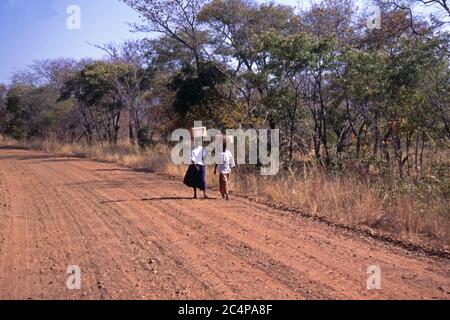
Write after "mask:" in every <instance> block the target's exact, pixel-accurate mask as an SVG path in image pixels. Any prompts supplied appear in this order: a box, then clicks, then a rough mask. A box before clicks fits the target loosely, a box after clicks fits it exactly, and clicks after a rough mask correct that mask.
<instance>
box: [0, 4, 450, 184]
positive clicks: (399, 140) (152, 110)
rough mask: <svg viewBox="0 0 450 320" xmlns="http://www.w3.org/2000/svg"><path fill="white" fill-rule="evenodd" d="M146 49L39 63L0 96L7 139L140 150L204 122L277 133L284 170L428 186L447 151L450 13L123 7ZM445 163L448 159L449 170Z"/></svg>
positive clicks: (383, 8)
mask: <svg viewBox="0 0 450 320" xmlns="http://www.w3.org/2000/svg"><path fill="white" fill-rule="evenodd" d="M123 2H125V3H126V4H127V5H129V6H130V7H131V8H133V9H134V10H135V11H137V12H138V13H139V14H140V16H141V17H142V22H140V23H137V24H133V25H132V29H133V31H137V32H141V33H147V34H148V38H146V39H143V40H129V41H125V42H124V43H121V44H114V43H111V44H101V45H98V47H99V50H103V51H104V52H105V59H102V60H92V59H85V60H81V61H78V60H73V59H68V58H61V59H54V60H44V61H37V62H35V63H34V64H33V65H31V66H30V67H28V68H27V69H25V70H23V71H21V72H16V73H15V74H14V75H13V76H12V79H11V83H9V84H5V85H2V86H0V130H1V132H0V133H3V134H5V135H9V136H12V137H14V138H16V139H33V138H42V139H48V138H52V139H57V140H60V141H65V142H77V143H80V142H83V143H86V144H94V143H100V144H102V145H103V144H108V145H109V144H112V145H115V144H117V143H118V142H119V141H122V140H124V139H126V140H128V141H130V142H131V143H132V144H136V145H138V146H140V147H142V148H144V147H146V146H148V145H151V144H153V143H158V142H161V141H162V142H168V137H169V134H170V133H171V131H172V130H173V129H175V128H179V127H186V128H190V127H191V126H192V124H193V121H194V120H201V121H203V123H205V124H206V125H207V126H208V127H214V128H219V129H225V128H243V129H247V128H272V129H273V128H278V129H280V132H281V137H280V139H281V142H282V145H281V154H282V161H283V164H284V166H285V167H287V168H291V167H293V166H295V164H296V163H297V162H299V161H304V160H305V159H308V160H309V161H311V160H313V159H315V160H317V162H318V163H320V164H321V165H323V166H324V167H325V168H338V169H339V168H344V167H348V166H355V167H358V168H360V169H362V170H367V171H369V170H375V171H377V172H380V173H381V172H383V171H389V172H395V174H396V175H397V176H398V177H400V178H403V177H405V176H406V175H420V173H421V170H422V168H423V167H424V166H425V165H426V164H429V165H432V164H433V163H434V160H435V158H436V157H438V156H439V155H440V154H442V153H446V152H448V149H449V146H450V69H449V43H450V41H449V39H450V38H449V32H448V29H449V23H448V21H449V18H450V11H449V8H448V6H447V5H446V1H427V3H429V4H427V6H428V5H433V6H432V8H433V10H432V12H433V13H432V14H428V15H427V16H423V15H420V10H421V9H420V8H421V7H420V6H421V5H422V6H424V7H425V6H426V5H425V4H423V1H414V0H406V1H401V0H398V1H385V0H382V1H375V2H372V5H376V6H377V7H378V8H380V13H381V20H380V22H381V25H380V27H381V28H380V29H370V28H368V26H367V21H368V19H371V17H370V15H371V14H373V13H370V12H366V13H364V10H362V11H361V10H356V6H355V4H354V3H353V2H352V1H349V0H339V1H338V0H324V1H320V2H314V3H313V4H311V5H310V6H307V9H304V10H297V9H296V8H293V7H289V6H285V5H280V4H276V3H263V4H261V3H258V2H254V1H251V0H210V1H208V0H171V1H169V0H124V1H123ZM447 159H448V158H447Z"/></svg>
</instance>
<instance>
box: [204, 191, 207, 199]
mask: <svg viewBox="0 0 450 320" xmlns="http://www.w3.org/2000/svg"><path fill="white" fill-rule="evenodd" d="M203 197H204V198H205V199H208V196H207V195H206V190H203Z"/></svg>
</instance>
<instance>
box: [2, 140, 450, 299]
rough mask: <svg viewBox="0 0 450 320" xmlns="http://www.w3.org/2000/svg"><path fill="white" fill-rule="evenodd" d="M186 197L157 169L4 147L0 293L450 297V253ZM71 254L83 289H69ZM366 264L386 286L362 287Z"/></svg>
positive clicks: (238, 203) (252, 206)
mask: <svg viewBox="0 0 450 320" xmlns="http://www.w3.org/2000/svg"><path fill="white" fill-rule="evenodd" d="M212 195H213V194H212ZM190 196H191V191H190V190H189V189H186V188H185V187H184V186H183V185H182V184H181V183H179V182H175V181H171V180H168V179H166V178H164V177H162V176H159V175H155V174H150V173H140V172H135V171H132V170H128V169H124V168H121V167H118V166H115V165H111V164H105V163H99V162H93V161H88V160H83V159H75V158H66V157H60V156H55V155H50V154H45V153H39V152H34V151H27V150H19V149H15V148H10V147H0V298H1V299H80V298H81V299H130V298H131V299H204V298H207V299H238V298H239V299H360V298H368V299H399V298H408V299H449V298H450V262H449V260H446V259H442V258H432V257H427V256H420V255H418V254H415V253H411V252H408V251H406V250H405V249H401V248H398V247H395V246H392V245H387V244H384V243H381V242H379V241H376V240H373V239H370V238H364V237H361V236H357V235H352V234H351V233H350V234H349V233H348V232H345V233H344V232H343V231H340V230H339V229H335V228H332V227H329V226H326V225H323V224H321V223H319V222H315V221H313V220H310V219H305V218H301V217H298V216H295V215H294V214H291V213H285V212H282V211H278V210H275V209H271V208H269V207H267V206H264V205H260V204H256V203H254V202H251V201H249V200H245V199H233V201H231V202H225V201H223V200H219V199H211V200H192V199H190V198H189V197H190ZM71 265H77V266H79V268H80V270H81V290H68V289H67V286H66V281H67V279H68V277H69V274H67V273H66V272H67V268H68V267H69V266H71ZM370 265H377V266H379V267H380V270H381V290H368V289H367V288H366V281H367V278H368V275H367V268H368V266H370Z"/></svg>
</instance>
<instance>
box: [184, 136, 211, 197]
mask: <svg viewBox="0 0 450 320" xmlns="http://www.w3.org/2000/svg"><path fill="white" fill-rule="evenodd" d="M205 156H206V151H205V148H203V146H202V145H201V144H199V145H198V146H196V147H194V149H192V152H191V161H192V164H191V165H190V166H189V168H188V170H187V172H186V176H185V177H184V184H185V185H187V186H188V187H191V188H193V189H194V199H197V189H200V190H202V191H203V196H204V197H205V199H206V198H208V197H207V195H206V168H205Z"/></svg>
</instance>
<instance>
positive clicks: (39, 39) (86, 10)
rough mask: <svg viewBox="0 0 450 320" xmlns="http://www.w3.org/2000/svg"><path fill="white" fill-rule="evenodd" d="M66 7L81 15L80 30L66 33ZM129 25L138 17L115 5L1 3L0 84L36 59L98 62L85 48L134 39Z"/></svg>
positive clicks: (105, 1) (35, 0)
mask: <svg viewBox="0 0 450 320" xmlns="http://www.w3.org/2000/svg"><path fill="white" fill-rule="evenodd" d="M70 5H78V6H79V7H80V9H81V29H80V30H69V29H68V28H67V27H66V21H67V19H68V18H69V14H67V8H68V7H69V6H70ZM130 21H139V20H138V15H137V14H136V13H135V12H134V11H133V10H131V9H130V8H129V7H128V6H127V5H125V4H124V3H122V2H120V1H119V0H0V39H1V43H2V49H1V50H0V83H1V82H3V83H6V82H8V79H9V77H10V75H11V72H13V71H14V70H20V69H22V68H24V67H26V66H27V65H29V64H31V63H32V62H33V61H34V60H37V59H45V58H57V57H73V58H84V57H101V56H103V53H102V52H101V50H99V49H97V48H94V47H92V46H91V45H89V43H95V44H102V43H106V42H110V41H116V42H120V41H122V40H124V39H129V38H136V37H138V35H136V34H133V33H130V32H129V29H130V28H129V26H128V25H127V22H130ZM141 36H142V35H141Z"/></svg>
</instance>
